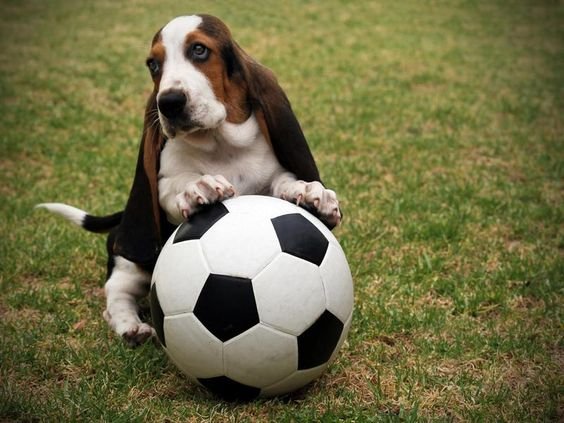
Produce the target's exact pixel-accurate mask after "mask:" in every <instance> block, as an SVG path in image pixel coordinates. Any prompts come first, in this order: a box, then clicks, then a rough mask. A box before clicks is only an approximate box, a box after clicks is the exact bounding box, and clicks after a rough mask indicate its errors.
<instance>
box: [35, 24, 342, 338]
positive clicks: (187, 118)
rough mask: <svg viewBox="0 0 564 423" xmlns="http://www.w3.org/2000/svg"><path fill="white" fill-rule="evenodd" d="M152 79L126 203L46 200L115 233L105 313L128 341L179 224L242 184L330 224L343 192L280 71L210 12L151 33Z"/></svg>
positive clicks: (142, 332)
mask: <svg viewBox="0 0 564 423" xmlns="http://www.w3.org/2000/svg"><path fill="white" fill-rule="evenodd" d="M146 65H147V68H148V70H149V73H150V75H151V78H152V80H153V84H154V88H153V91H152V93H151V95H150V97H149V99H148V102H147V105H146V109H145V121H144V127H143V134H142V138H141V145H140V148H139V155H138V159H137V165H136V171H135V176H134V180H133V184H132V187H131V191H130V194H129V198H128V200H127V203H126V206H125V209H124V210H123V211H121V212H118V213H114V214H111V215H108V216H101V217H99V216H92V215H89V214H88V213H86V212H85V211H83V210H80V209H77V208H75V207H72V206H69V205H66V204H61V203H44V204H39V205H38V207H43V208H46V209H48V210H50V211H51V212H54V213H58V214H60V215H63V216H64V217H66V218H67V219H69V220H70V221H72V222H74V223H76V224H78V225H79V226H81V227H83V228H84V229H87V230H89V231H92V232H100V233H103V232H109V235H108V241H107V249H108V273H107V280H106V283H105V294H106V310H105V311H104V314H103V315H104V318H105V320H106V321H107V322H108V324H109V325H110V327H111V328H112V329H113V330H114V331H115V332H116V333H117V334H118V335H119V336H121V337H122V338H123V340H124V341H125V342H126V343H127V344H128V345H130V346H136V345H139V344H141V343H143V342H145V341H146V340H147V339H149V338H151V337H152V336H153V335H154V329H153V328H152V327H151V326H150V325H149V324H147V323H144V322H142V321H141V319H140V317H139V306H138V300H139V299H141V298H142V297H144V296H146V295H147V294H148V291H149V288H150V281H151V272H152V270H153V268H154V265H155V262H156V259H157V257H158V254H159V251H160V249H161V247H162V245H163V244H164V242H165V241H166V239H167V238H168V237H169V236H170V235H171V234H172V232H173V230H174V228H175V227H176V225H178V224H180V223H181V222H183V221H184V220H186V219H190V217H191V216H192V215H194V213H197V212H198V210H199V209H201V208H202V207H204V206H205V205H206V204H211V203H214V202H218V201H222V200H224V199H227V198H229V197H233V196H235V195H245V194H262V195H270V196H274V197H279V198H282V199H285V200H288V201H291V202H294V203H296V204H298V205H303V206H305V207H308V208H310V209H312V210H313V211H314V212H315V213H316V214H317V215H318V217H320V218H321V219H322V220H323V221H324V223H325V224H326V225H327V226H329V227H330V228H333V227H335V226H336V225H338V224H339V223H340V221H341V211H340V208H339V201H338V199H337V196H336V194H335V192H334V191H332V190H329V189H326V188H325V187H324V186H323V184H322V182H321V180H320V176H319V171H318V169H317V166H316V164H315V161H314V158H313V156H312V154H311V151H310V149H309V147H308V145H307V142H306V139H305V137H304V134H303V132H302V130H301V128H300V125H299V123H298V120H297V119H296V116H295V115H294V112H293V111H292V108H291V105H290V102H289V100H288V98H287V97H286V95H285V93H284V91H283V90H282V88H281V87H280V86H279V85H278V83H277V80H276V78H275V76H274V74H273V73H272V72H271V71H270V70H269V69H267V68H266V67H264V66H262V65H261V64H259V63H258V62H256V61H255V60H253V59H252V58H251V57H250V56H249V55H248V54H247V53H245V52H244V51H243V49H242V48H241V47H239V45H238V44H237V43H236V42H235V41H234V40H233V38H232V36H231V32H230V30H229V29H228V27H227V26H226V25H225V24H224V23H223V22H222V21H221V20H220V19H218V18H216V17H213V16H210V15H191V16H181V17H177V18H175V19H173V20H171V21H170V22H169V23H168V24H166V25H165V26H164V27H163V28H161V29H160V30H159V31H158V32H157V33H156V35H155V36H154V37H153V40H152V44H151V49H150V53H149V57H148V59H147V61H146Z"/></svg>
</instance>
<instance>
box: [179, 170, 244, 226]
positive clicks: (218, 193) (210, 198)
mask: <svg viewBox="0 0 564 423" xmlns="http://www.w3.org/2000/svg"><path fill="white" fill-rule="evenodd" d="M234 195H235V188H234V187H233V184H231V183H230V182H229V181H228V180H227V179H225V178H224V177H223V176H221V175H216V176H211V175H203V176H202V177H200V179H198V180H196V181H191V182H189V183H188V184H186V188H185V189H184V191H183V192H181V193H179V194H178V195H177V196H176V206H177V207H178V210H179V211H180V213H181V214H182V216H183V217H184V219H188V217H190V216H191V215H192V214H193V213H194V212H195V211H196V210H197V209H198V207H200V206H202V205H204V204H211V203H215V202H218V201H222V200H225V199H226V198H230V197H233V196H234Z"/></svg>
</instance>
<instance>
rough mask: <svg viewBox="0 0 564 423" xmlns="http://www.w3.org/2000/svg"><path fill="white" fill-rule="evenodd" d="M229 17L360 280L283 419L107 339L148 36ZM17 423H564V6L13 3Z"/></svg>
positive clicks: (8, 246) (9, 277) (5, 100)
mask: <svg viewBox="0 0 564 423" xmlns="http://www.w3.org/2000/svg"><path fill="white" fill-rule="evenodd" d="M194 12H206V13H211V14H215V15H217V16H219V17H221V18H222V19H223V20H224V21H226V23H227V24H228V25H229V26H230V27H231V29H232V32H233V34H234V36H235V38H236V39H237V40H238V42H239V43H240V44H241V45H242V46H243V48H244V49H245V50H246V51H247V52H249V53H250V54H251V55H253V56H254V57H255V58H257V59H258V60H259V61H261V62H262V63H264V64H265V65H267V66H268V67H270V68H272V69H273V70H274V71H275V73H276V74H277V75H278V78H279V80H280V82H281V85H282V86H283V87H284V88H285V90H286V92H287V94H288V96H289V98H290V99H291V101H292V103H293V106H294V109H295V111H296V113H297V115H298V117H299V119H300V121H301V123H302V126H303V128H304V131H305V133H306V135H307V137H308V139H309V142H310V144H311V147H312V149H313V151H314V154H315V156H316V158H317V161H318V164H319V167H320V169H321V172H322V175H323V178H324V181H325V183H326V185H328V186H329V187H331V188H333V189H335V191H336V192H337V193H338V194H339V196H340V198H341V200H342V207H343V210H344V214H345V220H344V222H343V225H342V226H341V227H340V228H338V229H337V230H336V231H335V234H336V236H337V237H338V238H339V240H340V241H341V243H342V245H343V248H344V249H345V251H346V253H347V257H348V259H349V262H350V266H351V270H352V272H353V276H354V281H355V298H356V308H355V314H354V319H353V323H352V328H351V332H350V334H349V338H348V342H347V343H346V344H345V345H344V347H343V349H342V351H341V354H340V356H339V358H338V359H337V361H336V362H335V364H334V365H333V366H332V367H331V368H330V369H329V371H328V372H327V373H326V374H325V375H324V376H323V377H321V378H320V379H319V380H318V381H316V382H315V383H314V384H313V385H311V386H310V387H309V388H308V389H305V390H302V391H300V392H298V393H297V394H295V395H293V396H292V397H290V398H289V399H288V398H286V399H272V400H260V401H256V402H252V403H248V404H230V403H223V402H220V401H217V400H216V399H214V398H212V397H210V396H209V395H208V394H207V393H206V392H205V391H203V390H201V389H200V388H197V387H194V386H192V385H189V384H187V382H186V381H185V379H184V378H183V377H182V376H181V374H180V373H179V372H178V371H177V370H176V369H175V368H174V367H173V366H172V365H171V364H170V363H169V362H168V361H167V359H166V357H165V355H164V353H163V351H162V350H161V349H159V348H157V347H155V345H153V344H151V343H149V344H148V345H145V346H143V347H140V348H137V349H134V350H131V349H128V348H126V347H125V346H124V345H122V343H121V342H120V340H119V339H117V338H116V337H115V336H114V335H113V334H112V333H111V331H110V330H109V328H108V326H107V325H106V323H105V322H104V321H103V319H102V316H101V314H102V310H103V308H104V297H103V290H102V286H103V282H104V276H105V269H104V267H105V259H106V257H105V248H104V242H105V240H104V237H101V236H96V235H92V234H89V233H85V232H83V231H81V230H78V229H76V228H75V227H72V226H71V225H69V224H68V223H66V222H64V221H62V220H61V219H57V218H55V217H53V216H51V215H48V214H46V213H44V212H40V211H34V210H33V205H34V204H36V203H38V202H43V201H61V202H67V203H70V204H73V205H77V206H79V207H82V208H85V209H87V210H89V211H91V212H92V213H97V214H105V213H109V212H113V211H116V210H119V209H121V208H122V207H123V205H124V203H125V200H126V198H127V194H128V191H129V187H130V183H131V180H132V176H133V171H134V167H135V159H136V155H137V144H138V139H139V136H140V132H141V125H142V114H143V106H144V102H145V99H146V97H147V95H148V93H149V92H150V90H151V89H152V84H151V82H150V78H149V75H148V72H147V70H146V69H145V67H144V60H145V57H146V54H147V53H148V48H149V45H150V41H151V38H152V36H153V34H154V32H155V31H156V30H157V29H158V28H160V27H161V26H162V25H164V24H165V23H166V22H167V21H168V20H169V19H170V18H172V17H174V16H176V15H181V14H189V13H194ZM0 14H1V18H2V19H1V24H0V75H1V76H0V97H1V101H0V116H1V117H0V123H1V131H0V147H1V151H2V153H1V154H0V170H1V172H0V178H1V179H0V194H1V198H2V201H1V202H0V210H1V215H0V216H1V217H0V231H1V243H0V269H1V274H0V337H1V338H0V421H12V420H17V421H53V422H57V421H58V422H62V421H76V420H82V421H124V422H126V421H127V422H129V421H142V420H147V421H200V420H208V421H213V422H216V421H266V420H273V421H319V420H323V421H337V420H342V421H358V422H363V421H404V420H407V421H419V420H444V421H451V420H455V421H458V420H464V421H543V420H544V421H548V420H562V419H564V405H563V403H564V399H563V397H564V390H563V385H564V375H563V372H564V370H563V368H564V342H563V338H562V337H563V334H564V331H563V311H564V309H563V303H564V301H563V288H564V219H563V211H564V202H563V198H564V118H563V116H564V5H563V4H562V2H559V1H549V0H543V1H532V0H522V1H518V0H490V1H479V0H475V1H470V0H468V1H463V0H451V1H448V0H433V1H431V0H430V1H422V0H405V1H395V0H374V1H362V2H347V1H338V0H331V1H324V2H305V3H304V2H299V1H267V2H255V3H251V2H201V1H191V2H179V1H169V0H160V1H158V2H153V1H147V0H146V1H142V0H135V1H128V2H117V1H109V0H106V1H97V2H78V1H71V0H50V1H40V0H11V1H9V0H0Z"/></svg>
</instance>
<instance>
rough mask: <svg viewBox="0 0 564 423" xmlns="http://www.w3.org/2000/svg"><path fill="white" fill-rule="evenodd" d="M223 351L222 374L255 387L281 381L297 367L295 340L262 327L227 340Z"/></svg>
mask: <svg viewBox="0 0 564 423" xmlns="http://www.w3.org/2000/svg"><path fill="white" fill-rule="evenodd" d="M223 348H224V363H225V374H226V375H227V376H228V377H230V378H232V379H234V380H236V381H237V382H240V383H244V384H246V385H250V386H256V387H258V388H262V387H264V386H267V385H270V384H273V383H275V382H277V381H279V380H281V379H283V378H285V377H286V376H288V375H289V374H291V373H292V372H293V371H294V370H296V368H297V366H298V345H297V342H296V337H295V336H292V335H288V334H287V333H283V332H280V331H278V330H276V329H272V328H269V327H266V326H264V325H262V324H258V325H256V326H254V327H253V328H251V329H249V330H247V331H246V332H245V333H243V334H241V335H239V336H238V337H236V338H233V339H231V340H229V342H226V343H225V345H224V347H223ZM273 363H276V365H273Z"/></svg>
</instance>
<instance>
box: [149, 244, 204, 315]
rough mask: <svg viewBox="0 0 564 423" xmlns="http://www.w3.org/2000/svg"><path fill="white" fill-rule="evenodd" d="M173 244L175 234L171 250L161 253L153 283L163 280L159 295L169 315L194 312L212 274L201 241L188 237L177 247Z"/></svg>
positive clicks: (162, 306)
mask: <svg viewBox="0 0 564 423" xmlns="http://www.w3.org/2000/svg"><path fill="white" fill-rule="evenodd" d="M171 244H172V237H171V239H170V240H169V241H168V242H167V244H166V245H165V248H166V249H167V254H163V255H162V256H160V257H159V260H158V261H157V265H156V266H155V270H154V271H153V277H152V280H153V283H154V282H155V281H157V280H158V281H159V284H158V288H157V289H158V295H159V299H160V304H161V308H162V309H163V312H164V313H165V315H173V314H178V313H188V312H192V311H193V310H194V306H195V305H196V300H197V299H198V295H199V294H200V291H201V290H202V287H203V286H204V284H205V283H206V279H207V277H208V276H209V274H210V271H209V268H208V265H207V262H206V260H205V258H204V255H203V253H202V248H201V246H200V243H199V242H198V241H184V242H182V243H178V244H177V245H176V246H175V247H172V245H171ZM180 244H182V245H180ZM178 263H182V266H179V265H178Z"/></svg>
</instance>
